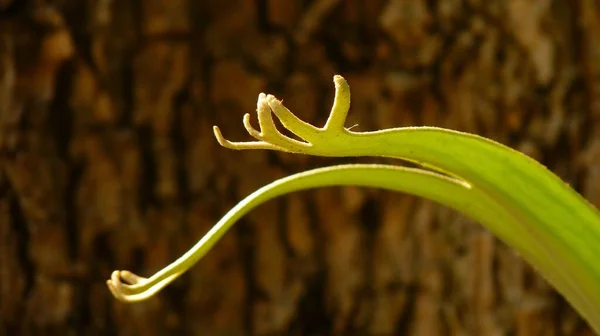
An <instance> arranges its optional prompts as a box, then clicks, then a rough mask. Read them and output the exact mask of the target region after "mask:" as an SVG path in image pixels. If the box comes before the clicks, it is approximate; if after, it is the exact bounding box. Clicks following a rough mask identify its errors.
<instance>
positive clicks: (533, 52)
mask: <svg viewBox="0 0 600 336" xmlns="http://www.w3.org/2000/svg"><path fill="white" fill-rule="evenodd" d="M599 13H600V1H598V0H582V1H569V0H556V1H531V0H506V1H481V0H452V1H425V0H417V1H402V0H376V1H371V0H369V1H367V0H355V1H340V0H313V1H300V0H289V1H276V0H254V1H250V0H245V1H242V0H232V1H208V0H206V1H191V0H171V1H161V0H146V1H139V0H120V1H104V0H98V1H92V0H87V1H81V0H55V1H48V2H43V1H35V0H29V1H25V0H23V1H15V0H0V334H6V335H27V334H31V335H41V334H61V335H66V334H77V335H80V334H81V335H84V334H85V335H100V334H118V335H139V334H142V335H167V334H191V335H404V334H410V335H459V334H460V335H504V334H513V335H591V334H592V333H591V331H590V329H589V327H588V326H587V325H586V324H585V322H584V321H582V319H581V318H580V317H579V316H578V315H577V314H576V313H575V312H574V311H573V310H572V309H571V308H570V307H569V305H568V303H566V302H565V300H564V299H563V298H562V297H561V296H560V295H559V294H557V293H556V292H555V291H554V290H553V289H552V288H551V287H550V286H549V285H548V284H547V283H546V282H545V281H544V280H543V279H542V278H541V277H540V276H539V275H537V274H536V273H535V272H534V271H533V270H532V268H531V267H530V266H529V265H527V264H526V263H525V262H523V261H522V260H521V259H520V258H519V256H517V255H516V254H515V253H514V252H513V251H511V250H510V249H509V248H507V247H506V246H505V245H504V244H502V243H501V242H499V241H498V240H496V239H495V238H494V237H493V236H492V235H491V234H490V233H489V232H488V231H486V230H485V229H483V228H482V227H480V226H479V225H478V224H477V223H474V222H473V221H470V220H468V219H466V218H465V217H463V216H461V215H459V214H457V213H455V212H454V211H451V210H449V209H447V208H444V207H442V206H439V205H437V204H434V203H432V202H429V201H426V200H423V199H418V198H414V197H411V196H407V195H402V194H392V193H388V192H382V191H379V190H371V189H361V188H354V187H345V188H326V189H320V190H314V191H310V192H300V193H297V194H293V195H289V196H286V197H282V198H279V199H277V200H275V201H271V202H269V203H268V204H265V205H263V206H261V207H260V208H258V209H256V210H255V211H253V212H252V213H251V214H250V215H248V216H247V217H246V218H244V219H243V220H241V221H240V222H239V223H238V224H236V226H235V227H234V229H232V230H231V232H230V233H228V234H227V235H226V236H225V238H224V239H223V240H222V241H221V242H219V244H218V245H217V246H216V247H215V248H214V249H213V251H211V252H210V253H209V255H208V256H207V257H206V258H205V259H203V260H202V261H201V262H199V263H198V264H197V265H196V266H195V267H194V268H193V269H192V270H191V271H190V272H189V273H187V274H186V275H185V276H183V277H182V278H180V279H178V280H177V281H176V282H175V283H173V284H172V285H171V286H170V287H168V288H167V289H166V290H165V291H164V292H162V293H161V294H159V295H157V296H156V297H155V298H152V299H150V300H148V301H146V302H142V303H138V304H123V303H119V302H118V301H117V300H115V299H114V298H113V297H112V296H111V295H110V293H109V291H108V289H107V288H106V285H105V280H106V279H108V277H109V276H110V273H111V271H112V270H114V269H129V270H131V271H133V272H136V273H138V274H142V275H150V274H152V273H154V272H155V271H157V270H158V269H160V268H161V267H163V266H165V265H167V264H168V263H170V262H171V261H173V260H174V259H176V258H177V257H179V256H180V255H181V254H182V253H183V252H185V251H186V250H187V249H188V248H189V247H191V246H192V245H193V244H194V243H195V242H196V241H197V240H198V239H199V238H201V237H202V235H203V234H204V233H205V232H206V231H208V230H209V229H210V228H211V226H212V225H213V224H214V223H216V222H217V220H218V219H219V218H220V217H221V216H222V215H223V214H224V213H225V212H226V211H227V210H229V209H230V208H231V207H232V206H233V205H234V204H235V203H236V202H237V201H239V200H241V199H242V198H243V197H245V196H246V195H248V194H249V193H250V192H252V191H254V190H255V189H257V188H259V187H261V186H262V185H264V184H267V183H268V182H271V181H273V180H275V179H276V178H279V177H283V176H285V175H288V174H291V173H294V172H299V171H302V170H304V169H308V168H311V167H317V166H325V165H329V164H334V163H339V162H356V161H369V162H373V161H374V160H363V159H360V160H355V159H325V158H316V157H304V156H296V155H290V154H283V153H276V152H266V151H248V152H237V151H230V150H227V149H224V148H221V147H219V146H218V144H217V142H216V141H215V140H214V138H213V135H212V129H211V126H212V125H219V126H220V127H221V128H222V130H223V133H224V134H225V135H226V136H227V137H228V138H230V139H233V140H244V139H247V138H248V136H247V135H246V134H245V131H244V129H243V127H242V124H241V118H242V115H243V114H244V113H248V112H250V113H251V112H252V111H253V110H254V109H255V104H256V97H257V95H258V93H259V92H268V93H273V94H275V95H276V96H278V97H279V98H283V99H284V100H285V104H286V106H287V107H288V108H290V110H292V111H294V112H295V113H296V114H297V115H298V116H300V117H301V118H303V119H304V120H307V121H309V122H311V123H316V124H321V123H323V122H324V121H325V119H326V117H327V115H328V111H329V108H330V104H331V102H332V99H333V84H332V82H331V78H332V76H333V75H334V74H336V73H339V74H341V75H343V76H344V77H345V78H346V79H347V80H348V81H349V84H350V86H351V88H352V108H351V113H350V115H349V120H348V123H347V125H348V126H350V125H355V124H357V126H356V127H355V128H354V129H355V130H359V129H360V130H374V129H380V128H389V127H397V126H408V125H432V126H441V127H446V128H452V129H457V130H461V131H467V132H471V133H477V134H480V135H483V136H486V137H489V138H492V139H495V140H498V141H500V142H502V143H504V144H507V145H509V146H511V147H513V148H516V149H518V150H521V151H523V152H525V153H527V154H528V155H530V156H532V157H534V158H535V159H537V160H539V161H541V162H542V163H544V164H545V165H547V166H548V167H549V168H550V169H551V170H552V171H554V172H555V173H557V174H558V175H559V176H560V177H562V178H563V179H564V180H565V181H567V182H568V183H569V184H571V185H572V186H573V187H574V188H576V189H577V190H578V191H579V192H581V193H582V194H583V195H584V196H585V197H586V198H588V199H589V200H590V201H591V202H592V203H593V204H595V205H596V206H600V192H599V190H600V138H599V136H598V134H600V133H599V132H600V122H599V120H600V43H599V42H600V40H599V38H598V36H600V14H599Z"/></svg>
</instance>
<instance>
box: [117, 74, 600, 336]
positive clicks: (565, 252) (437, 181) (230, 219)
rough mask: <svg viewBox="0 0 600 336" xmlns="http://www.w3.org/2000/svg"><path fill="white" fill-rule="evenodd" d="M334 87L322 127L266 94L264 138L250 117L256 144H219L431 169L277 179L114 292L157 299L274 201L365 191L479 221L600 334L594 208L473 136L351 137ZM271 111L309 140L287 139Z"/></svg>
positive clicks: (381, 168) (531, 164) (389, 133)
mask: <svg viewBox="0 0 600 336" xmlns="http://www.w3.org/2000/svg"><path fill="white" fill-rule="evenodd" d="M334 82H335V85H336V97H335V101H334V105H333V108H332V111H331V114H330V116H329V119H328V121H327V123H326V124H325V126H324V127H321V128H318V127H315V126H313V125H310V124H308V123H306V122H304V121H302V120H300V119H299V118H298V117H296V116H295V115H294V114H292V113H291V112H290V111H289V110H288V109H287V108H285V107H284V106H283V105H282V104H281V102H280V101H279V100H277V99H276V98H275V97H273V96H271V95H268V96H267V95H264V94H261V95H259V99H258V104H257V112H258V121H259V124H260V131H258V130H256V129H254V128H253V126H252V125H251V123H250V116H249V115H248V114H247V115H245V116H244V126H245V127H246V129H247V131H248V133H249V134H250V135H251V136H252V137H254V138H255V139H256V141H252V142H230V141H228V140H226V139H225V138H224V137H223V136H222V135H221V132H220V131H219V129H218V128H217V127H215V128H214V131H215V135H216V137H217V140H218V141H219V142H220V143H221V144H222V145H223V146H225V147H228V148H232V149H269V150H280V151H286V152H290V153H298V154H308V155H320V156H337V157H341V156H346V157H351V156H380V157H389V158H397V159H403V160H407V161H410V162H414V163H418V164H420V165H421V166H423V167H425V168H428V169H430V170H431V171H428V170H424V169H414V168H404V167H396V166H386V165H343V166H334V167H327V168H321V169H317V170H310V171H305V172H302V173H299V174H296V175H292V176H288V177H286V178H283V179H280V180H277V181H275V182H273V183H271V184H269V185H267V186H265V187H263V188H261V189H259V190H257V191H256V192H254V193H253V194H251V195H250V196H248V197H247V198H246V199H244V200H243V201H241V202H240V203H239V204H238V205H237V206H236V207H234V208H233V209H232V210H231V211H230V212H229V213H228V214H227V215H225V216H224V217H223V219H221V221H219V223H217V225H215V227H214V228H213V229H212V230H211V231H210V232H209V233H208V234H207V235H206V236H205V237H203V238H202V239H201V240H200V241H199V242H198V243H197V244H196V245H195V246H194V247H193V248H192V249H191V250H190V251H188V252H187V253H186V254H185V255H184V256H182V257H181V258H180V259H178V260H177V261H175V262H174V263H172V264H171V265H169V266H167V267H166V268H165V269H163V270H161V271H159V272H158V273H156V274H155V275H153V276H152V277H150V278H148V279H146V278H141V277H138V276H137V275H134V274H132V273H130V272H127V271H115V272H114V273H113V275H112V278H111V280H109V281H108V285H109V288H110V289H111V291H112V292H113V294H114V295H115V296H116V297H117V298H119V299H121V300H123V301H130V302H131V301H139V300H143V299H146V298H148V297H150V296H151V295H153V294H154V293H156V292H158V291H159V290H160V289H162V288H163V287H164V286H166V285H167V284H168V283H170V282H171V281H173V280H174V279H175V278H177V277H178V276H179V275H181V274H182V273H183V272H185V271H186V270H187V269H189V268H190V267H191V266H192V265H193V264H194V263H195V262H197V261H198V260H199V259H200V258H202V256H204V255H205V254H206V253H207V252H208V250H209V249H210V248H211V247H212V246H213V245H214V244H215V243H216V242H217V241H218V239H219V238H221V237H222V236H223V234H225V232H226V231H227V230H228V229H229V227H231V225H233V224H234V223H235V221H236V220H237V219H239V218H240V217H241V216H243V215H244V214H245V213H247V212H248V211H250V210H251V209H253V208H255V207H256V206H258V205H259V204H262V203H264V202H266V201H267V200H269V199H272V198H273V197H277V196H279V195H283V194H287V193H291V192H294V191H297V190H303V189H309V188H316V187H325V186H334V185H358V186H365V187H377V188H383V189H388V190H394V191H401V192H407V193H411V194H414V195H418V196H422V197H425V198H428V199H431V200H434V201H436V202H439V203H441V204H444V205H447V206H449V207H452V208H454V209H456V210H457V211H459V212H461V213H463V214H465V215H467V216H469V217H471V218H473V219H475V220H477V221H478V222H480V223H481V224H482V225H484V226H485V227H487V228H488V229H489V230H490V231H491V232H493V233H494V234H495V235H496V236H498V237H499V238H500V239H502V240H503V241H504V242H505V243H507V244H508V245H509V246H511V247H512V248H514V249H515V250H516V251H517V252H519V253H520V254H521V255H522V256H523V258H524V259H525V260H527V261H528V262H529V263H530V264H531V265H533V266H534V267H535V268H536V269H537V270H538V271H539V272H540V273H541V274H542V275H543V276H544V277H545V278H546V279H547V280H548V281H549V282H550V283H551V284H552V285H554V286H555V287H556V289H557V290H558V291H559V292H560V293H562V294H563V295H564V297H565V298H566V299H567V300H568V301H569V302H570V303H571V304H572V305H573V307H574V308H575V309H576V310H577V311H578V312H579V313H581V315H582V316H583V317H584V318H585V319H586V320H587V321H588V322H589V323H590V325H591V326H592V328H593V329H594V330H595V331H596V332H598V333H600V264H599V263H597V262H595V261H596V260H595V256H598V255H600V214H599V212H598V211H597V210H596V209H595V208H594V207H593V206H592V205H590V204H589V203H588V202H587V201H586V200H585V199H584V198H582V197H581V196H580V195H579V194H577V193H576V192H575V191H574V190H572V189H571V188H570V187H569V186H568V185H567V184H565V183H564V182H563V181H561V180H560V179H559V178H558V177H556V176H555V175H554V174H552V173H551V172H550V171H549V170H547V169H546V168H545V167H543V166H542V165H540V164H539V163H538V162H536V161H535V160H533V159H531V158H529V157H527V156H525V155H524V154H522V153H520V152H517V151H514V150H512V149H510V148H508V147H506V146H503V145H501V144H499V143H496V142H493V141H491V140H488V139H485V138H482V137H479V136H476V135H472V134H466V133H461V132H456V131H451V130H446V129H441V128H434V127H408V128H396V129H387V130H381V131H375V132H352V131H350V130H348V129H346V128H344V122H345V119H346V115H347V113H348V108H349V105H350V89H349V87H348V85H347V83H346V82H345V80H344V79H343V78H342V77H340V76H335V77H334ZM272 114H275V116H276V117H277V118H278V119H279V120H280V121H281V123H282V124H283V126H284V127H285V128H286V129H288V130H289V131H291V132H292V133H294V134H296V135H297V136H298V137H300V138H302V139H303V140H304V141H298V140H295V139H292V138H290V137H287V136H285V135H283V134H282V133H280V132H279V131H278V130H277V128H276V126H275V124H274V122H273V120H272ZM121 280H125V282H127V283H123V282H122V281H121Z"/></svg>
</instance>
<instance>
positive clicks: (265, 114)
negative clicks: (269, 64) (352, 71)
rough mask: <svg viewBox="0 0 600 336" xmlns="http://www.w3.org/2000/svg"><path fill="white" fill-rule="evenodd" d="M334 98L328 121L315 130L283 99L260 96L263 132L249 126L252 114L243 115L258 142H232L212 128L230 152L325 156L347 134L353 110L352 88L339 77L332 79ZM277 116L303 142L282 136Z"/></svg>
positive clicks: (259, 111) (246, 126) (251, 133)
mask: <svg viewBox="0 0 600 336" xmlns="http://www.w3.org/2000/svg"><path fill="white" fill-rule="evenodd" d="M333 82H334V83H335V98H334V102H333V107H332V108H331V113H330V114H329V118H328V119H327V122H326V123H325V126H323V127H315V126H313V125H311V124H309V123H307V122H305V121H303V120H301V119H300V118H298V117H297V116H296V115H294V114H293V113H292V112H291V111H290V110H288V109H287V108H286V107H285V106H284V105H283V104H282V102H281V101H280V100H278V99H277V98H275V97H274V96H272V95H265V94H264V93H261V94H260V95H259V96H258V102H257V107H256V112H257V115H258V124H259V126H260V131H257V130H256V129H254V128H253V127H252V125H251V123H250V115H249V114H246V115H244V127H245V128H246V130H247V131H248V134H250V136H252V137H253V138H254V139H256V140H258V141H244V142H233V141H229V140H227V139H225V137H223V134H222V133H221V130H220V129H219V127H218V126H214V127H213V131H214V133H215V137H216V138H217V141H218V142H219V143H220V144H221V145H222V146H223V147H227V148H230V149H237V150H242V149H272V150H279V151H285V152H290V153H299V154H300V153H301V154H313V155H324V154H327V153H324V151H332V150H335V147H336V146H335V145H336V143H339V140H340V137H343V136H344V135H347V134H348V130H346V129H345V128H344V123H345V122H346V116H347V115H348V110H349V108H350V87H349V86H348V83H347V82H346V80H345V79H344V78H343V77H342V76H339V75H336V76H334V77H333ZM271 113H272V114H275V116H276V117H277V119H279V121H280V122H281V124H282V125H283V127H285V128H286V129H287V130H288V131H290V132H292V133H293V134H295V135H297V136H298V137H299V138H301V139H302V140H303V141H298V140H295V139H292V138H290V137H288V136H286V135H284V134H282V133H281V132H280V131H279V130H278V129H277V127H276V125H275V123H274V121H273V118H272V114H271Z"/></svg>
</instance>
